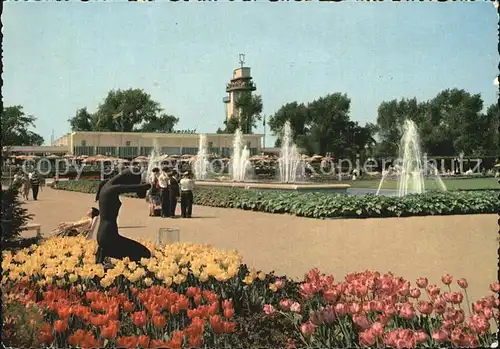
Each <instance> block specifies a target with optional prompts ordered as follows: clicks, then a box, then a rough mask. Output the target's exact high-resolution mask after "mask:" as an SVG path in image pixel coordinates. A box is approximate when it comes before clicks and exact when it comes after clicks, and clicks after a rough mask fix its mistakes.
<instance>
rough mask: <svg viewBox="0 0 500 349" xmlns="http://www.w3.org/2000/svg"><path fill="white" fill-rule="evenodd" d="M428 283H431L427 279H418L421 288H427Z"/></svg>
mask: <svg viewBox="0 0 500 349" xmlns="http://www.w3.org/2000/svg"><path fill="white" fill-rule="evenodd" d="M428 283H429V281H428V280H427V278H418V279H417V286H418V287H420V288H426V287H427V284H428Z"/></svg>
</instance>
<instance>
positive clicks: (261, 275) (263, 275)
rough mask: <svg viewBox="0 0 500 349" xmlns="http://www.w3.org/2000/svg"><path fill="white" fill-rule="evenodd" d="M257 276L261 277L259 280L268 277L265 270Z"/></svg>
mask: <svg viewBox="0 0 500 349" xmlns="http://www.w3.org/2000/svg"><path fill="white" fill-rule="evenodd" d="M257 277H258V278H259V280H264V279H265V278H266V274H264V273H263V272H260V273H259V274H258V275H257Z"/></svg>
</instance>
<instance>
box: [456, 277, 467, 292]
mask: <svg viewBox="0 0 500 349" xmlns="http://www.w3.org/2000/svg"><path fill="white" fill-rule="evenodd" d="M457 284H458V286H460V287H461V288H463V289H464V290H465V289H466V288H467V287H468V286H469V284H468V283H467V280H466V279H464V278H461V279H458V280H457Z"/></svg>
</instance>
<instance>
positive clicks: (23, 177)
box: [12, 171, 42, 201]
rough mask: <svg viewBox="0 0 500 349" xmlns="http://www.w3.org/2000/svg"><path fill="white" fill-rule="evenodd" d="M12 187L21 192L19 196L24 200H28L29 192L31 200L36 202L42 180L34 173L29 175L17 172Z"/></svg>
mask: <svg viewBox="0 0 500 349" xmlns="http://www.w3.org/2000/svg"><path fill="white" fill-rule="evenodd" d="M12 185H13V186H14V187H18V188H20V190H21V194H22V196H23V198H24V199H25V200H28V199H29V193H30V191H31V192H32V193H33V200H35V201H36V200H38V193H39V191H40V187H41V186H42V180H41V178H40V176H39V175H38V173H37V172H36V171H32V172H30V173H27V174H26V173H24V174H23V173H22V172H18V173H16V174H15V175H14V178H13V181H12Z"/></svg>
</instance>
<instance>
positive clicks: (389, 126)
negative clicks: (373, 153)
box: [374, 98, 425, 156]
mask: <svg viewBox="0 0 500 349" xmlns="http://www.w3.org/2000/svg"><path fill="white" fill-rule="evenodd" d="M424 110H425V107H424V104H422V103H420V102H418V101H417V99H416V98H412V99H406V98H402V99H400V100H397V99H393V100H391V101H389V102H382V103H381V104H380V106H379V107H378V116H377V125H376V130H377V134H378V137H379V144H378V145H377V153H378V154H379V155H382V156H395V155H397V154H398V149H399V143H400V140H401V136H402V135H403V124H404V121H405V120H406V118H409V119H411V120H414V121H417V120H422V113H423V112H424ZM418 124H419V125H422V124H421V123H418ZM374 130H375V129H374Z"/></svg>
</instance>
